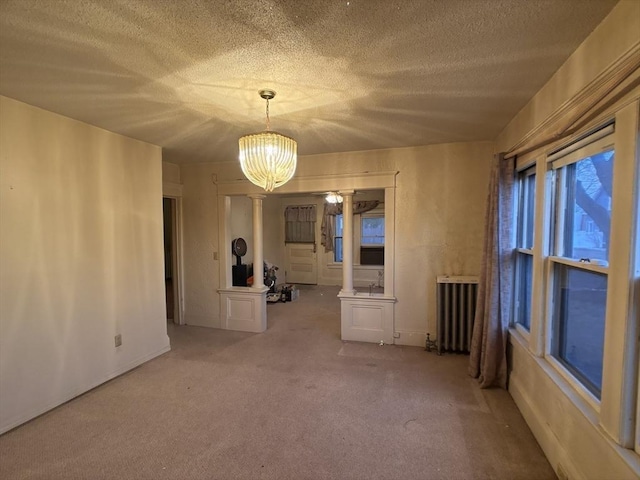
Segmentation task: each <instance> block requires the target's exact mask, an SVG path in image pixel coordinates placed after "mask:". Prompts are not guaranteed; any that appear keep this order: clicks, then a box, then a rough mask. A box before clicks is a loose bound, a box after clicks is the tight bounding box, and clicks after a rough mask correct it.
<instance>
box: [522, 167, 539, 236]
mask: <svg viewBox="0 0 640 480" xmlns="http://www.w3.org/2000/svg"><path fill="white" fill-rule="evenodd" d="M526 184H527V189H526V200H525V205H524V209H525V212H526V213H525V217H524V219H523V220H524V224H525V225H526V231H525V239H524V240H525V241H524V247H525V248H533V222H534V220H533V207H534V205H535V194H536V176H535V174H534V175H528V176H527V180H526Z"/></svg>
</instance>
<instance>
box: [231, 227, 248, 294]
mask: <svg viewBox="0 0 640 480" xmlns="http://www.w3.org/2000/svg"><path fill="white" fill-rule="evenodd" d="M231 253H233V254H234V255H235V256H236V264H235V265H234V266H232V267H231V273H232V275H231V276H232V280H233V286H234V287H246V286H247V279H248V278H249V270H248V268H247V265H243V264H242V257H243V256H245V255H246V254H247V242H245V241H244V238H240V237H239V238H234V239H233V241H232V242H231Z"/></svg>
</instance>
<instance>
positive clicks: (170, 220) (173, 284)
mask: <svg viewBox="0 0 640 480" xmlns="http://www.w3.org/2000/svg"><path fill="white" fill-rule="evenodd" d="M162 218H163V227H164V284H165V302H166V311H167V322H169V323H175V324H176V325H180V324H181V323H182V322H181V315H180V308H179V306H180V288H179V286H180V276H179V268H178V266H179V263H178V251H179V249H178V238H179V237H178V225H179V223H178V201H177V199H176V198H171V197H163V198H162Z"/></svg>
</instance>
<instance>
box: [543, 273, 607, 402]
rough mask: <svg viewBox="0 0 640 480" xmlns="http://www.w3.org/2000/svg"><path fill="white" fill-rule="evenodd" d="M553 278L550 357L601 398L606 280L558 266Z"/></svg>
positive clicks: (596, 274) (598, 275)
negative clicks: (553, 301)
mask: <svg viewBox="0 0 640 480" xmlns="http://www.w3.org/2000/svg"><path fill="white" fill-rule="evenodd" d="M554 274H555V275H554V283H555V289H554V290H555V291H554V300H555V308H554V313H553V326H554V338H553V355H554V356H555V357H557V358H558V360H560V362H561V363H563V364H564V365H565V366H566V367H567V369H568V370H569V371H570V372H571V373H572V374H573V375H575V376H576V378H577V379H578V380H580V382H582V383H583V384H584V385H585V386H586V387H587V388H588V389H589V390H590V391H591V392H592V393H593V394H594V395H596V396H597V397H598V398H600V390H601V388H602V354H603V349H604V322H605V307H606V301H607V276H606V275H604V274H600V273H594V272H589V271H586V270H581V269H579V268H574V267H569V266H566V265H560V264H556V266H555V272H554Z"/></svg>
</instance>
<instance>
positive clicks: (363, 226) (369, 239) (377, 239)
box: [333, 213, 384, 265]
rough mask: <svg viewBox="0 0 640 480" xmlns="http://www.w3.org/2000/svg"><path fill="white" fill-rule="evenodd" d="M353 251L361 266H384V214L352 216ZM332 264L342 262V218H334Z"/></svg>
mask: <svg viewBox="0 0 640 480" xmlns="http://www.w3.org/2000/svg"><path fill="white" fill-rule="evenodd" d="M353 218H354V223H355V225H354V226H355V228H356V229H357V230H356V235H354V242H355V249H356V251H359V253H360V261H359V262H358V263H359V264H361V265H384V213H382V214H380V213H371V214H362V215H354V217H353ZM334 222H335V228H334V236H333V242H334V262H336V263H339V262H342V234H343V233H342V232H343V222H344V220H343V216H342V214H340V215H335V216H334Z"/></svg>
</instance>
